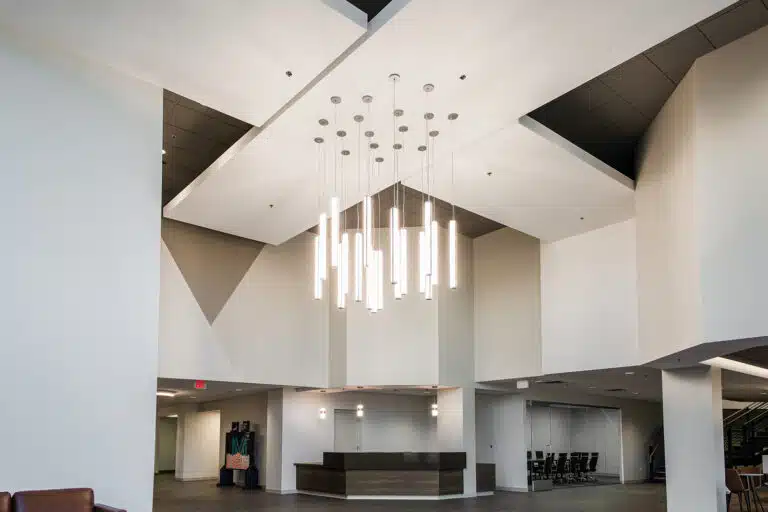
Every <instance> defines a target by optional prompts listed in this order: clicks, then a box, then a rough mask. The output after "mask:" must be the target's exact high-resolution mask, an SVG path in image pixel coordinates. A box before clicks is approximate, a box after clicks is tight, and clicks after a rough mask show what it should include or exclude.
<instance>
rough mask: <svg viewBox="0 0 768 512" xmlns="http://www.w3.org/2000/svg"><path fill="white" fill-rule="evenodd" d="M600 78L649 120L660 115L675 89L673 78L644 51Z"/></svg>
mask: <svg viewBox="0 0 768 512" xmlns="http://www.w3.org/2000/svg"><path fill="white" fill-rule="evenodd" d="M600 80H601V81H602V82H603V83H605V85H607V86H608V87H610V88H611V89H613V90H614V91H615V92H616V93H617V94H618V95H619V96H621V97H622V98H624V99H625V100H627V101H628V102H629V103H630V104H631V105H632V106H634V107H635V108H637V109H638V110H639V111H640V112H641V113H642V114H643V115H644V116H645V117H646V118H648V119H649V120H650V119H653V118H654V117H656V114H658V113H659V110H661V107H662V106H663V105H664V102H665V101H666V100H667V98H669V96H670V95H671V94H672V91H673V90H674V89H675V84H674V83H673V82H672V80H670V79H669V78H668V77H667V76H666V75H665V74H664V73H662V72H661V70H660V69H659V68H658V67H656V65H655V64H654V63H653V62H651V60H650V59H649V58H648V57H646V56H645V55H644V54H640V55H638V56H636V57H633V58H631V59H629V60H628V61H626V62H624V63H623V64H620V65H618V66H616V67H615V68H613V69H612V70H610V71H608V72H607V73H604V74H603V75H601V76H600Z"/></svg>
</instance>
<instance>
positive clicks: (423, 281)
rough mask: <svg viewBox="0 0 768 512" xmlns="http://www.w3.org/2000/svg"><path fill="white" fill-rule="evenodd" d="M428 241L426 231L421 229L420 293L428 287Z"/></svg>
mask: <svg viewBox="0 0 768 512" xmlns="http://www.w3.org/2000/svg"><path fill="white" fill-rule="evenodd" d="M426 278H427V243H426V237H425V236H424V231H419V293H424V291H425V290H426V287H427V284H426V283H427V279H426Z"/></svg>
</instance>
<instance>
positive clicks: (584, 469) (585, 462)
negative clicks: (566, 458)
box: [579, 452, 589, 482]
mask: <svg viewBox="0 0 768 512" xmlns="http://www.w3.org/2000/svg"><path fill="white" fill-rule="evenodd" d="M579 469H581V481H582V482H588V481H589V453H587V452H581V457H580V459H579Z"/></svg>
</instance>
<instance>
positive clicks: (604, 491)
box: [154, 475, 738, 512]
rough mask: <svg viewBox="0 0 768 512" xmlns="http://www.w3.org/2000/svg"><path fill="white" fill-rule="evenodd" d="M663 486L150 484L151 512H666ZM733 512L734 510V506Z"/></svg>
mask: <svg viewBox="0 0 768 512" xmlns="http://www.w3.org/2000/svg"><path fill="white" fill-rule="evenodd" d="M664 498H665V496H664V486H663V485H658V484H649V485H645V484H639V485H611V486H597V487H576V488H571V489H558V490H554V491H550V492H540V493H527V494H526V493H508V492H499V493H496V494H495V495H494V496H486V497H480V498H475V499H466V500H444V501H345V500H335V499H331V498H316V497H313V496H300V495H285V496H279V495H275V494H268V493H264V492H250V491H243V490H241V489H231V488H230V489H217V488H216V483H215V482H213V481H205V482H186V483H179V482H176V481H174V479H173V476H172V475H167V476H166V475H164V476H160V477H158V478H157V480H156V482H155V505H154V512H246V511H252V510H260V511H261V510H264V511H269V512H288V511H290V512H295V511H305V510H306V511H320V510H328V511H360V510H366V511H368V510H370V511H380V512H389V511H392V512H412V511H413V512H415V511H427V510H429V511H434V510H438V511H444V512H458V511H461V512H476V511H484V512H616V511H617V510H619V511H621V512H666V505H665V502H664ZM735 510H738V505H737V507H736V509H735Z"/></svg>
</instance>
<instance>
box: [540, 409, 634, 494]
mask: <svg viewBox="0 0 768 512" xmlns="http://www.w3.org/2000/svg"><path fill="white" fill-rule="evenodd" d="M525 430H526V450H527V452H526V456H527V461H526V463H527V467H528V484H529V486H530V488H531V489H532V490H547V489H552V488H553V487H562V486H573V485H579V486H583V485H598V484H614V483H619V481H620V475H621V411H620V410H619V409H611V408H602V407H590V406H583V405H572V404H560V403H548V402H528V403H527V410H526V420H525Z"/></svg>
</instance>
